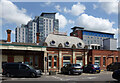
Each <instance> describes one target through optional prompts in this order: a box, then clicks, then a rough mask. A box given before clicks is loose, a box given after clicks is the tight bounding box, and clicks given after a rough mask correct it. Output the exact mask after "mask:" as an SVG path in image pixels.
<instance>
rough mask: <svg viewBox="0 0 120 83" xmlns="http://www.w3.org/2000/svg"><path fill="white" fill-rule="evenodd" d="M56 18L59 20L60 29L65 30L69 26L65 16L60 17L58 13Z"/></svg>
mask: <svg viewBox="0 0 120 83" xmlns="http://www.w3.org/2000/svg"><path fill="white" fill-rule="evenodd" d="M55 17H56V19H59V27H60V28H64V27H65V26H66V24H67V19H66V18H65V17H64V16H63V15H60V14H59V13H56V15H55Z"/></svg>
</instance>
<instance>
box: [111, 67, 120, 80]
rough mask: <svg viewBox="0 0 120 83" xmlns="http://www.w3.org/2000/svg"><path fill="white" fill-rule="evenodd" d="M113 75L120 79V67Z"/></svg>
mask: <svg viewBox="0 0 120 83" xmlns="http://www.w3.org/2000/svg"><path fill="white" fill-rule="evenodd" d="M112 77H113V78H114V79H116V80H119V81H120V69H119V70H115V71H114V72H113V74H112Z"/></svg>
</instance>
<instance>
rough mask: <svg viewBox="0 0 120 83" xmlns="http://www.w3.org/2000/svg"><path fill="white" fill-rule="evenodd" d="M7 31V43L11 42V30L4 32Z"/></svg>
mask: <svg viewBox="0 0 120 83" xmlns="http://www.w3.org/2000/svg"><path fill="white" fill-rule="evenodd" d="M6 31H7V42H11V30H9V29H8V30H6Z"/></svg>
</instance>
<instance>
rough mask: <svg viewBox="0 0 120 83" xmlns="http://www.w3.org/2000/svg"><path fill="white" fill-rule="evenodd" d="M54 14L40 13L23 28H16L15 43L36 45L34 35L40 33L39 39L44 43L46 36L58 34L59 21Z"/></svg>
mask: <svg viewBox="0 0 120 83" xmlns="http://www.w3.org/2000/svg"><path fill="white" fill-rule="evenodd" d="M55 14H56V13H42V14H41V15H40V16H35V18H34V19H33V20H31V21H29V22H28V23H27V25H24V27H23V26H21V28H19V27H17V28H16V42H24V43H36V33H40V36H39V39H40V41H44V40H45V38H46V37H47V36H48V34H50V33H52V32H54V31H56V32H59V20H58V19H56V18H55ZM23 33H24V34H23ZM23 35H24V36H23Z"/></svg>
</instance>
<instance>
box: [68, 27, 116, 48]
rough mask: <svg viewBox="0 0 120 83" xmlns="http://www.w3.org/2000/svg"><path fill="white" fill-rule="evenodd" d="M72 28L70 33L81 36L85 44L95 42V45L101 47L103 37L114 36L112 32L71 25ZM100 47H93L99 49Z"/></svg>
mask: <svg viewBox="0 0 120 83" xmlns="http://www.w3.org/2000/svg"><path fill="white" fill-rule="evenodd" d="M72 30H73V32H71V33H70V35H71V36H75V37H79V38H81V39H82V40H83V41H84V43H85V44H86V45H87V46H88V45H91V44H92V45H94V44H95V45H96V46H100V47H101V48H103V40H104V39H107V38H112V39H113V38H114V34H113V33H105V32H99V31H92V30H85V29H84V28H81V27H73V28H72ZM100 47H95V48H99V49H100Z"/></svg>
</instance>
